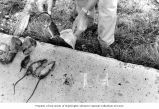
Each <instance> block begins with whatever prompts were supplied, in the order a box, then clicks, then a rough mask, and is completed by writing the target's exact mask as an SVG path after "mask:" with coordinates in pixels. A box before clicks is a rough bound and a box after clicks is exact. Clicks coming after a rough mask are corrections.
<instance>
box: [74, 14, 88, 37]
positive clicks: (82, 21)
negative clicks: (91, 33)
mask: <svg viewBox="0 0 159 109" xmlns="http://www.w3.org/2000/svg"><path fill="white" fill-rule="evenodd" d="M88 21H89V18H88V16H87V15H86V14H85V13H84V12H83V11H81V12H80V13H79V14H78V16H77V18H76V19H75V21H74V23H73V27H72V30H73V33H74V34H75V35H76V36H77V37H79V36H80V35H81V33H82V32H84V31H85V30H86V29H87V27H88Z"/></svg>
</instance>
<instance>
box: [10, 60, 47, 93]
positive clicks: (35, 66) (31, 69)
mask: <svg viewBox="0 0 159 109" xmlns="http://www.w3.org/2000/svg"><path fill="white" fill-rule="evenodd" d="M44 63H47V59H42V60H38V61H36V62H33V63H32V64H30V65H29V67H28V69H27V71H26V73H25V74H24V76H23V77H22V78H20V79H19V80H18V81H17V82H15V84H13V86H14V94H15V86H16V85H17V84H18V83H19V81H21V80H22V79H23V78H24V77H25V76H29V75H33V72H34V71H35V70H36V69H38V68H39V67H41V66H42V65H43V64H44Z"/></svg>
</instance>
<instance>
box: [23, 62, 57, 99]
mask: <svg viewBox="0 0 159 109" xmlns="http://www.w3.org/2000/svg"><path fill="white" fill-rule="evenodd" d="M54 68H55V61H52V62H50V63H49V64H48V65H47V66H45V67H44V68H43V69H42V70H41V71H40V73H39V72H34V73H35V76H36V77H37V78H38V82H37V84H36V86H35V88H34V90H33V92H32V94H31V95H30V97H29V98H28V100H27V101H26V102H28V101H29V100H30V99H31V97H32V96H33V94H34V92H35V90H36V88H37V86H38V84H39V83H40V80H42V79H44V78H46V76H47V75H48V74H49V73H50V72H51V71H53V70H54Z"/></svg>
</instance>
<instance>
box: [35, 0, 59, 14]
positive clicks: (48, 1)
mask: <svg viewBox="0 0 159 109" xmlns="http://www.w3.org/2000/svg"><path fill="white" fill-rule="evenodd" d="M55 3H56V0H37V2H36V5H37V7H38V10H39V11H40V12H44V11H45V9H44V6H46V7H47V10H46V11H47V13H48V14H49V15H51V9H52V7H54V6H55Z"/></svg>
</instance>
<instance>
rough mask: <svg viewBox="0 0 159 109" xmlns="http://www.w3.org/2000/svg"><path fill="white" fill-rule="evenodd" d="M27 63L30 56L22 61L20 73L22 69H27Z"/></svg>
mask: <svg viewBox="0 0 159 109" xmlns="http://www.w3.org/2000/svg"><path fill="white" fill-rule="evenodd" d="M29 61H30V55H28V56H26V57H25V58H24V59H23V60H22V62H21V68H20V72H21V70H22V69H25V68H26V67H27V65H28V63H29Z"/></svg>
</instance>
